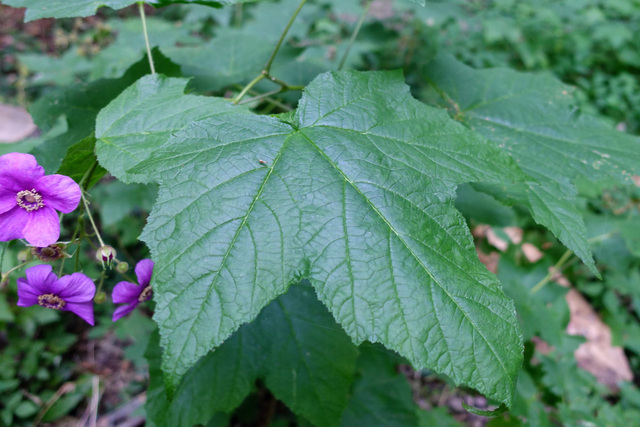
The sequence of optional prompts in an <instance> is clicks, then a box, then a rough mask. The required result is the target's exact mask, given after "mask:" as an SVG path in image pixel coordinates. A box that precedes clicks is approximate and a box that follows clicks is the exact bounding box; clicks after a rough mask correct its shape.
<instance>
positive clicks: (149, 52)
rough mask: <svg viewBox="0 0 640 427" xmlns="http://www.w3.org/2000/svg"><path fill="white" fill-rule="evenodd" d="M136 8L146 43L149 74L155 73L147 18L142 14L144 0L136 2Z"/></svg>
mask: <svg viewBox="0 0 640 427" xmlns="http://www.w3.org/2000/svg"><path fill="white" fill-rule="evenodd" d="M138 9H139V10H140V19H141V20H142V32H143V33H144V43H145V44H146V45H147V57H148V58H149V67H151V74H155V73H156V67H155V66H154V65H153V56H152V55H151V46H150V45H149V33H148V32H147V18H146V16H145V14H144V2H142V1H139V2H138Z"/></svg>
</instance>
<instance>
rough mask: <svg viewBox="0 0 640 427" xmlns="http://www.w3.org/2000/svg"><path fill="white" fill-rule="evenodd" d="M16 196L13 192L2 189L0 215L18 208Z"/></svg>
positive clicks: (0, 192) (0, 193)
mask: <svg viewBox="0 0 640 427" xmlns="http://www.w3.org/2000/svg"><path fill="white" fill-rule="evenodd" d="M16 194H17V193H15V192H13V191H10V190H6V189H5V188H0V214H1V213H5V212H9V211H10V210H11V209H13V208H15V207H16V206H18V203H17V202H16Z"/></svg>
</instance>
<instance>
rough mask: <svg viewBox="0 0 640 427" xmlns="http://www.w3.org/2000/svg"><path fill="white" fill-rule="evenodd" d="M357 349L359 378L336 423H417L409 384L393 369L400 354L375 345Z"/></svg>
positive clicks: (384, 424) (368, 424) (346, 425)
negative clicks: (358, 350) (338, 421)
mask: <svg viewBox="0 0 640 427" xmlns="http://www.w3.org/2000/svg"><path fill="white" fill-rule="evenodd" d="M359 349H360V357H359V358H358V371H359V378H358V379H357V380H356V382H355V384H354V387H353V391H352V396H351V399H350V400H349V405H348V406H347V409H345V411H344V414H343V416H342V421H341V423H340V425H341V426H343V427H349V426H356V425H361V426H389V427H393V426H417V425H418V417H417V414H416V406H415V404H414V402H413V395H412V393H411V387H410V386H409V383H408V382H407V379H406V378H405V377H404V375H402V374H400V373H398V371H397V370H396V366H397V365H399V364H400V363H402V362H403V360H402V358H400V357H398V356H397V355H395V354H394V353H392V352H390V351H389V350H386V349H385V348H383V347H381V346H379V345H371V344H362V345H361V346H360V347H359Z"/></svg>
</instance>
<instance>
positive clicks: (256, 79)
mask: <svg viewBox="0 0 640 427" xmlns="http://www.w3.org/2000/svg"><path fill="white" fill-rule="evenodd" d="M265 77H267V75H266V74H264V73H262V74H260V75H258V77H256V78H255V79H253V80H251V82H250V83H249V84H248V85H246V86H245V87H244V89H242V92H240V94H239V95H238V96H236V97H235V99H234V100H233V103H234V104H236V105H237V104H238V103H239V102H240V101H241V100H242V98H244V96H245V95H246V94H247V92H249V91H250V90H251V88H253V87H254V86H255V85H257V84H258V82H260V80H262V79H264V78H265Z"/></svg>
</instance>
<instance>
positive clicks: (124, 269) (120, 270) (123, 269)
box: [116, 262, 129, 274]
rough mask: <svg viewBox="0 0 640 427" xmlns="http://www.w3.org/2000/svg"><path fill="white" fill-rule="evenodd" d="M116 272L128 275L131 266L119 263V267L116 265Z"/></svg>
mask: <svg viewBox="0 0 640 427" xmlns="http://www.w3.org/2000/svg"><path fill="white" fill-rule="evenodd" d="M116 271H117V272H118V273H122V274H124V273H126V272H127V271H129V264H128V263H126V262H119V263H118V265H116Z"/></svg>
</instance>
